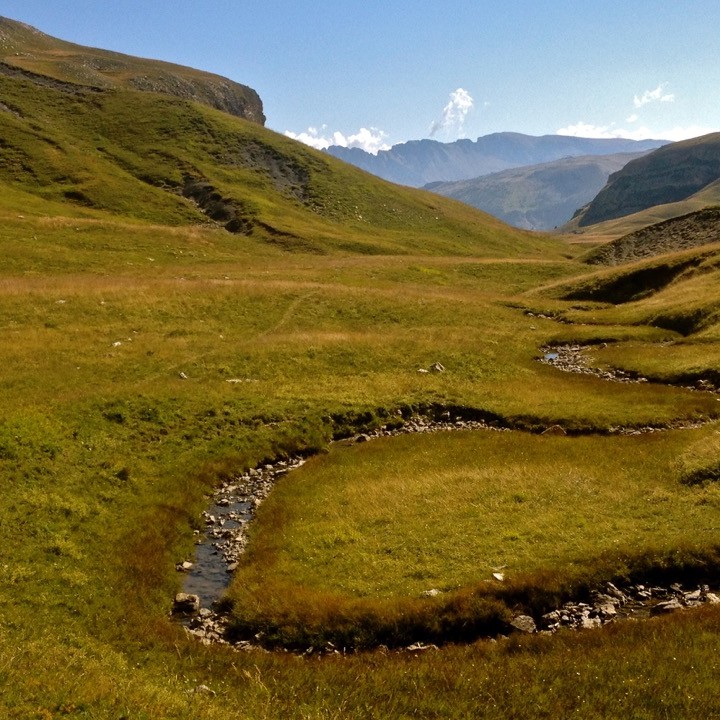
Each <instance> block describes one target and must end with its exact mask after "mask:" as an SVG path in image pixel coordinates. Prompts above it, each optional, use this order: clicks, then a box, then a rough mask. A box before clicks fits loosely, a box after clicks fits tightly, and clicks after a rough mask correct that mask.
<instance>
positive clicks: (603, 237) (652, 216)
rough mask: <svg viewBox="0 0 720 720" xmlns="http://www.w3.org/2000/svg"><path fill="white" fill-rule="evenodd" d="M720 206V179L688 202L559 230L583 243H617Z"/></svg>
mask: <svg viewBox="0 0 720 720" xmlns="http://www.w3.org/2000/svg"><path fill="white" fill-rule="evenodd" d="M715 205H720V180H718V181H716V182H713V183H710V185H706V186H705V187H704V188H703V189H702V190H699V191H698V192H696V193H694V194H693V195H691V196H690V197H689V198H687V199H685V200H680V201H678V202H674V203H667V204H664V205H655V206H653V207H651V208H648V209H647V210H641V211H640V212H637V213H633V214H631V215H626V216H624V217H621V218H618V219H616V220H605V221H604V222H600V223H597V225H590V226H588V227H584V228H581V227H580V226H579V225H578V222H577V221H578V218H575V219H573V220H572V221H570V222H569V223H567V224H566V225H564V226H563V227H562V228H560V230H561V231H562V232H567V233H571V234H572V235H573V236H575V240H579V241H582V240H583V239H588V240H591V241H594V242H607V241H610V240H615V239H617V238H619V237H622V236H623V235H627V234H629V233H632V232H636V231H638V230H642V229H643V228H645V227H648V226H649V225H654V224H655V223H660V222H663V221H665V220H670V219H672V218H676V217H681V216H683V215H689V214H690V213H693V212H697V211H699V210H703V209H705V208H707V207H711V206H715Z"/></svg>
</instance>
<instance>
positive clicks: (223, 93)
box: [128, 71, 265, 125]
mask: <svg viewBox="0 0 720 720" xmlns="http://www.w3.org/2000/svg"><path fill="white" fill-rule="evenodd" d="M128 84H129V85H130V86H131V87H133V88H135V89H136V90H143V91H146V92H157V93H164V94H166V95H174V96H176V97H180V98H183V99H184V100H192V101H194V102H199V103H202V104H204V105H209V106H210V107H213V108H215V109H217V110H222V111H223V112H226V113H229V114H230V115H235V116H237V117H240V118H243V119H245V120H249V121H250V122H254V123H257V124H258V125H264V124H265V114H264V112H263V105H262V100H260V96H259V95H258V94H257V93H256V92H255V90H253V89H252V88H249V87H247V86H246V85H240V84H239V83H236V82H233V81H232V80H228V79H227V78H223V77H220V76H212V75H205V76H204V77H200V78H197V79H196V78H193V77H184V76H183V75H181V74H176V73H172V72H166V71H160V72H157V73H155V74H149V73H148V74H142V75H136V76H135V77H131V78H130V79H129V80H128Z"/></svg>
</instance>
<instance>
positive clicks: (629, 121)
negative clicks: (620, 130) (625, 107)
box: [625, 113, 640, 123]
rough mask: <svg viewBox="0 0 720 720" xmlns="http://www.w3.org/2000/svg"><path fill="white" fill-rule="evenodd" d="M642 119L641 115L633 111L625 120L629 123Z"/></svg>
mask: <svg viewBox="0 0 720 720" xmlns="http://www.w3.org/2000/svg"><path fill="white" fill-rule="evenodd" d="M639 119H640V116H639V115H638V114H637V113H633V114H632V115H631V116H630V117H629V118H626V119H625V122H628V123H635V122H637V121H638V120H639Z"/></svg>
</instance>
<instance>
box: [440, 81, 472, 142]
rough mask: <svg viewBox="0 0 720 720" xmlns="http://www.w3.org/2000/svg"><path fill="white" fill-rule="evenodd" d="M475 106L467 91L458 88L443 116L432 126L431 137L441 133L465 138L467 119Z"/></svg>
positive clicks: (452, 93) (453, 93)
mask: <svg viewBox="0 0 720 720" xmlns="http://www.w3.org/2000/svg"><path fill="white" fill-rule="evenodd" d="M474 105H475V101H474V100H473V99H472V97H471V96H470V93H469V92H468V91H467V90H464V89H463V88H458V89H457V90H455V91H454V92H451V93H450V101H449V102H448V104H447V105H446V106H445V107H444V108H443V111H442V115H441V116H440V118H439V119H438V120H434V121H433V123H432V125H430V137H434V136H435V135H437V133H439V132H440V131H442V132H446V133H448V134H452V135H454V136H455V137H463V136H464V130H465V118H466V117H467V116H468V113H469V112H470V111H471V110H472V109H473V106H474Z"/></svg>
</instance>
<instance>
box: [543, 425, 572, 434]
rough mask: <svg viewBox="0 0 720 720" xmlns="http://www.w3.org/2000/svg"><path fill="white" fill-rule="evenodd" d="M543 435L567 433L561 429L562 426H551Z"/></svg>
mask: <svg viewBox="0 0 720 720" xmlns="http://www.w3.org/2000/svg"><path fill="white" fill-rule="evenodd" d="M542 434H543V435H558V436H562V435H567V432H565V428H563V427H561V426H560V425H551V426H550V427H549V428H547V430H543V433H542Z"/></svg>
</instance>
